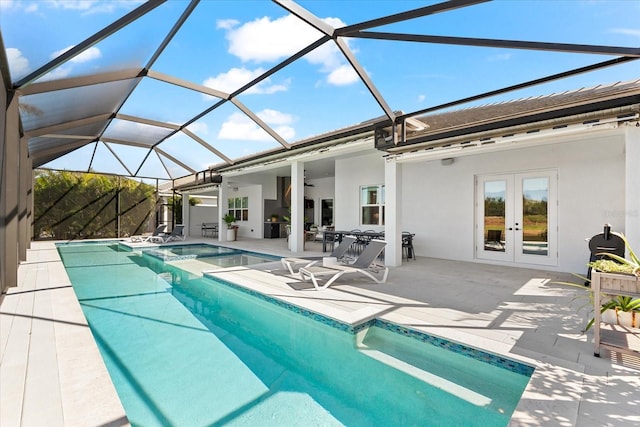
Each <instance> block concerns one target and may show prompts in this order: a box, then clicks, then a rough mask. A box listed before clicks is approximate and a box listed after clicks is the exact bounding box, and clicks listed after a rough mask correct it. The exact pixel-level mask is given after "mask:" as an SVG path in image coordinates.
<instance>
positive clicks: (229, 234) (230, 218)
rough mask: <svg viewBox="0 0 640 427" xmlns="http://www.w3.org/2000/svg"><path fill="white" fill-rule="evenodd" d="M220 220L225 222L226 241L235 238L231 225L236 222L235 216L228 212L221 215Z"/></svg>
mask: <svg viewBox="0 0 640 427" xmlns="http://www.w3.org/2000/svg"><path fill="white" fill-rule="evenodd" d="M222 220H223V221H224V222H225V224H227V241H228V242H233V241H234V240H236V230H235V226H234V225H233V223H234V222H236V217H235V216H233V215H231V214H230V213H228V214H226V215H225V216H223V217H222Z"/></svg>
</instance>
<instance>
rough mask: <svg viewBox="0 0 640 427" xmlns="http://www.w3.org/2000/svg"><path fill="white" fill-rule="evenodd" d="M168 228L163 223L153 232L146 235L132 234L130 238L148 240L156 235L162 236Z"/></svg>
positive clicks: (134, 240)
mask: <svg viewBox="0 0 640 427" xmlns="http://www.w3.org/2000/svg"><path fill="white" fill-rule="evenodd" d="M166 228H167V226H166V225H164V224H162V225H159V226H158V227H157V228H156V230H155V231H154V232H153V234H148V235H146V236H144V235H139V236H131V237H130V238H129V241H130V242H132V243H133V242H138V243H139V242H148V241H149V240H150V239H151V238H152V237H156V236H160V235H161V234H162V233H164V230H165V229H166Z"/></svg>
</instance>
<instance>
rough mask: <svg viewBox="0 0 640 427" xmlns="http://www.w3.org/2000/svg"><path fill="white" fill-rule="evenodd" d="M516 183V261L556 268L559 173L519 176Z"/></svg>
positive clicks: (534, 173) (544, 172) (537, 173)
mask: <svg viewBox="0 0 640 427" xmlns="http://www.w3.org/2000/svg"><path fill="white" fill-rule="evenodd" d="M515 182H516V183H517V185H516V186H515V190H516V194H515V200H514V201H515V211H516V213H515V224H514V231H515V234H514V237H515V239H516V241H515V244H516V245H517V251H516V256H515V261H516V262H522V263H528V264H543V265H556V264H557V250H556V229H557V226H556V224H557V223H556V215H557V214H556V207H557V203H556V182H557V173H556V172H555V171H542V172H531V173H526V174H517V175H516V179H515Z"/></svg>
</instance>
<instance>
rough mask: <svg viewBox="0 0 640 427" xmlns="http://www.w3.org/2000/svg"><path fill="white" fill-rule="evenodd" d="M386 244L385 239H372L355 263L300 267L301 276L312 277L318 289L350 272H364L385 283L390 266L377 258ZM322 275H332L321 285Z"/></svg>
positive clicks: (324, 287)
mask: <svg viewBox="0 0 640 427" xmlns="http://www.w3.org/2000/svg"><path fill="white" fill-rule="evenodd" d="M386 245H387V242H385V241H383V240H371V241H370V242H369V244H368V245H367V246H366V247H365V248H364V250H363V251H362V253H361V254H360V255H359V256H358V258H356V260H355V261H354V263H353V264H349V265H340V264H336V265H332V266H322V267H320V266H310V267H300V270H299V272H300V277H301V278H302V280H307V279H311V281H312V282H313V286H314V287H315V288H316V289H317V290H320V289H326V288H328V287H329V286H330V285H331V284H332V283H333V282H335V281H336V280H338V279H339V278H340V277H342V276H344V275H345V274H349V273H360V274H364V275H365V276H367V277H369V278H370V279H372V280H373V281H374V282H376V283H384V282H386V281H387V276H388V275H389V267H385V266H384V265H378V264H376V259H377V258H378V256H380V254H381V253H382V251H383V250H384V247H385V246H386ZM380 272H382V277H381V278H380V279H378V278H377V277H376V275H379V273H380ZM321 276H331V277H329V279H328V280H327V282H326V283H325V284H324V285H322V286H321V285H319V284H318V277H321Z"/></svg>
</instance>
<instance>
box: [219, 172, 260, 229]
mask: <svg viewBox="0 0 640 427" xmlns="http://www.w3.org/2000/svg"><path fill="white" fill-rule="evenodd" d="M228 195H229V198H232V197H233V198H235V197H249V220H248V221H236V225H237V226H239V227H240V228H239V229H238V236H241V237H251V238H254V239H262V238H263V230H264V203H263V201H262V199H263V196H262V186H261V185H249V186H246V187H239V188H238V190H237V191H235V190H230V191H229V194H228ZM221 209H222V210H223V215H224V214H226V213H227V211H228V210H229V209H228V207H227V206H222V207H221ZM224 228H225V224H224V223H222V229H224Z"/></svg>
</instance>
